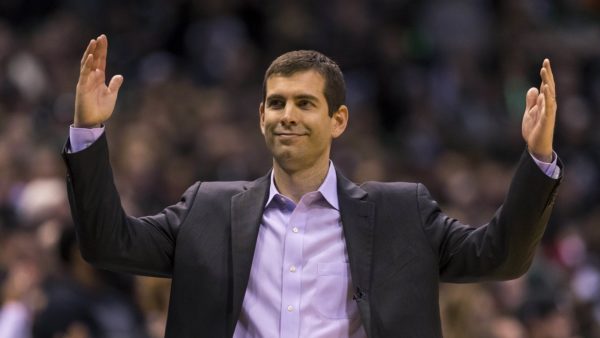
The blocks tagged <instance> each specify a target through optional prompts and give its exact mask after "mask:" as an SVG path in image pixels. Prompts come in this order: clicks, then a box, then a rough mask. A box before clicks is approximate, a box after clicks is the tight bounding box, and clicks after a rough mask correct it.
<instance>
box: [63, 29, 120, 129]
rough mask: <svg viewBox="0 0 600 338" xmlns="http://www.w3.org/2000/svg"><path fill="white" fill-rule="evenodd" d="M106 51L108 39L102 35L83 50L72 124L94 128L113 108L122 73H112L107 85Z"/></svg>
mask: <svg viewBox="0 0 600 338" xmlns="http://www.w3.org/2000/svg"><path fill="white" fill-rule="evenodd" d="M107 52H108V39H107V38H106V36H105V35H104V34H103V35H100V36H99V37H98V38H97V39H92V40H91V41H90V43H89V44H88V46H87V48H86V50H85V52H84V53H83V57H82V58H81V69H80V73H79V82H77V93H76V96H75V117H74V126H75V127H79V128H91V127H97V126H99V125H101V124H102V123H103V122H104V121H106V120H108V118H110V116H111V115H112V113H113V110H114V109H115V103H116V101H117V94H118V93H119V88H120V87H121V84H123V76H121V75H115V76H113V77H112V79H111V80H110V83H109V84H108V86H107V85H106V54H107Z"/></svg>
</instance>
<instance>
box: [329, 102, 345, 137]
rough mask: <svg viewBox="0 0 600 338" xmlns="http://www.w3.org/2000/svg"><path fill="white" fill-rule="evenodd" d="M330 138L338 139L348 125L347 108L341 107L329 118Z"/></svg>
mask: <svg viewBox="0 0 600 338" xmlns="http://www.w3.org/2000/svg"><path fill="white" fill-rule="evenodd" d="M331 122H332V123H331V137H332V138H338V137H339V136H340V135H342V134H343V133H344V130H346V126H347V125H348V107H346V106H345V105H341V106H340V108H339V109H338V110H337V111H335V112H334V113H333V115H332V116H331Z"/></svg>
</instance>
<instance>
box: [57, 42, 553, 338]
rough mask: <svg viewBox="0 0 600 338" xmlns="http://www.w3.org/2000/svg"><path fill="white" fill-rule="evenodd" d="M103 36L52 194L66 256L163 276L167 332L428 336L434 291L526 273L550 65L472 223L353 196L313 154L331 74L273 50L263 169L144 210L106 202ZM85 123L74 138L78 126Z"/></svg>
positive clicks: (297, 55)
mask: <svg viewBox="0 0 600 338" xmlns="http://www.w3.org/2000/svg"><path fill="white" fill-rule="evenodd" d="M107 50H108V41H107V38H106V37H105V36H104V35H101V36H100V37H98V38H97V39H94V40H91V42H90V44H89V45H88V47H87V49H86V51H85V52H84V55H83V58H82V61H81V73H80V78H79V83H78V84H77V95H76V106H75V116H74V126H73V127H72V128H71V136H70V139H69V141H68V142H67V144H66V147H65V152H64V158H65V161H66V163H67V167H68V177H67V181H68V187H69V196H70V203H71V209H72V213H73V218H74V220H75V223H76V224H77V233H78V238H79V241H80V246H81V251H82V254H83V256H84V258H86V259H87V260H88V261H90V262H91V263H93V264H96V265H97V266H99V267H104V268H107V269H114V270H118V271H125V272H131V273H137V274H143V275H152V276H164V277H171V278H172V280H173V284H172V289H171V303H170V307H169V309H170V311H169V317H168V321H167V332H166V336H167V337H177V338H181V337H231V336H233V337H441V329H440V318H439V309H438V283H439V281H440V280H442V281H450V282H472V281H480V280H489V279H510V278H515V277H517V276H519V275H521V274H523V273H524V272H525V271H526V270H527V269H528V267H529V265H530V263H531V260H532V258H533V255H534V252H535V248H536V245H537V243H538V242H539V240H540V238H541V236H542V234H543V232H544V228H545V225H546V223H547V220H548V217H549V214H550V211H551V207H552V204H553V201H554V195H555V190H556V187H557V186H558V182H559V179H558V178H559V176H560V168H559V167H558V166H557V158H556V155H554V154H553V150H552V138H553V130H554V120H555V113H556V102H555V100H554V97H555V96H554V92H555V89H554V79H553V76H552V71H551V68H550V62H549V61H548V60H544V63H543V66H542V69H541V71H540V74H541V77H542V84H541V86H540V92H538V89H536V88H531V89H530V90H529V91H528V92H527V95H526V110H525V115H524V118H523V130H522V131H523V137H524V139H525V141H526V142H527V146H528V150H529V153H527V152H525V153H524V155H523V156H522V158H521V161H520V163H519V165H518V169H517V171H516V173H515V177H514V178H513V181H512V183H511V187H510V189H509V193H508V195H507V198H506V200H505V203H504V205H503V207H501V208H500V209H499V210H498V212H497V213H496V215H495V216H494V217H493V218H492V220H491V221H490V223H489V224H486V225H484V226H482V227H479V228H477V229H475V228H472V227H469V226H465V225H462V224H460V223H459V222H458V221H456V220H454V219H451V218H449V217H447V216H445V215H444V214H443V213H441V211H440V210H439V208H438V206H437V203H436V202H435V201H434V200H433V199H431V197H430V196H429V193H428V192H427V190H426V189H425V188H424V187H423V186H422V185H420V184H411V183H378V182H369V183H365V184H364V185H362V186H360V187H359V186H357V185H355V184H354V183H352V182H350V181H349V180H348V179H346V178H345V177H343V176H342V175H341V174H340V173H339V172H337V171H336V170H335V168H334V165H333V163H331V161H330V160H329V152H330V147H331V142H332V139H334V138H337V137H339V136H340V135H342V134H343V132H344V130H345V128H346V125H347V122H348V108H347V107H346V106H345V105H344V95H345V88H344V81H343V76H342V73H341V71H340V70H339V67H338V66H337V65H336V64H335V63H334V62H333V61H331V60H330V59H328V58H327V57H326V56H324V55H322V54H320V53H317V52H312V51H297V52H290V53H286V54H284V55H282V56H280V57H279V58H277V59H276V60H275V61H273V63H272V64H271V66H270V67H269V69H267V72H266V74H265V80H264V97H263V102H262V103H261V104H260V107H259V121H260V129H261V132H262V133H263V135H264V137H265V141H266V144H267V147H268V148H269V150H270V151H271V153H272V154H273V170H272V171H271V172H270V173H268V174H267V175H266V176H264V177H262V178H259V179H257V180H255V181H253V182H197V183H196V184H194V185H193V186H191V187H190V188H189V189H188V190H187V191H186V192H185V194H184V195H183V197H182V199H181V201H180V202H179V203H178V204H176V205H173V206H170V207H168V208H166V209H165V210H164V211H163V212H161V213H160V214H158V215H154V216H148V217H141V218H133V217H129V216H127V215H126V214H125V213H124V211H123V209H122V208H121V204H120V200H119V195H118V193H117V190H116V189H115V186H114V183H113V178H112V172H111V167H110V163H109V160H108V149H107V143H106V138H105V136H104V133H103V127H101V125H102V124H103V123H104V122H105V121H106V120H107V119H108V118H109V117H110V116H111V114H112V111H113V109H114V106H115V102H116V98H117V93H118V90H119V88H120V86H121V84H122V83H123V77H122V76H120V75H117V76H114V77H113V78H112V79H111V80H110V82H109V84H108V86H107V85H106V84H105V67H106V55H107ZM88 128H89V129H88Z"/></svg>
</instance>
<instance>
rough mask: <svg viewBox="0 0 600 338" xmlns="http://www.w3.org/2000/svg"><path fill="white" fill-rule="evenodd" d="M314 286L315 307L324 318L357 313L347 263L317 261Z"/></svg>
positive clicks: (350, 316) (351, 315)
mask: <svg viewBox="0 0 600 338" xmlns="http://www.w3.org/2000/svg"><path fill="white" fill-rule="evenodd" d="M316 286H317V287H316V299H317V304H316V308H317V310H318V311H319V313H320V314H321V315H323V316H324V317H325V318H329V319H344V318H352V317H354V316H357V315H358V306H357V305H356V302H355V301H354V300H353V299H352V295H353V288H352V279H351V277H350V265H349V264H348V263H319V264H318V267H317V283H316Z"/></svg>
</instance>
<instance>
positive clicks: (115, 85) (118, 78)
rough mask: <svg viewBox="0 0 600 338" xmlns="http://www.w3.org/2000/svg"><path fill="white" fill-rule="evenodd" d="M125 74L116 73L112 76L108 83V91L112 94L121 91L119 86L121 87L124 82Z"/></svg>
mask: <svg viewBox="0 0 600 338" xmlns="http://www.w3.org/2000/svg"><path fill="white" fill-rule="evenodd" d="M123 80H124V79H123V76H122V75H115V76H113V77H112V79H110V82H109V83H108V91H109V93H111V94H113V93H114V94H117V93H118V92H119V88H121V85H122V84H123Z"/></svg>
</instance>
